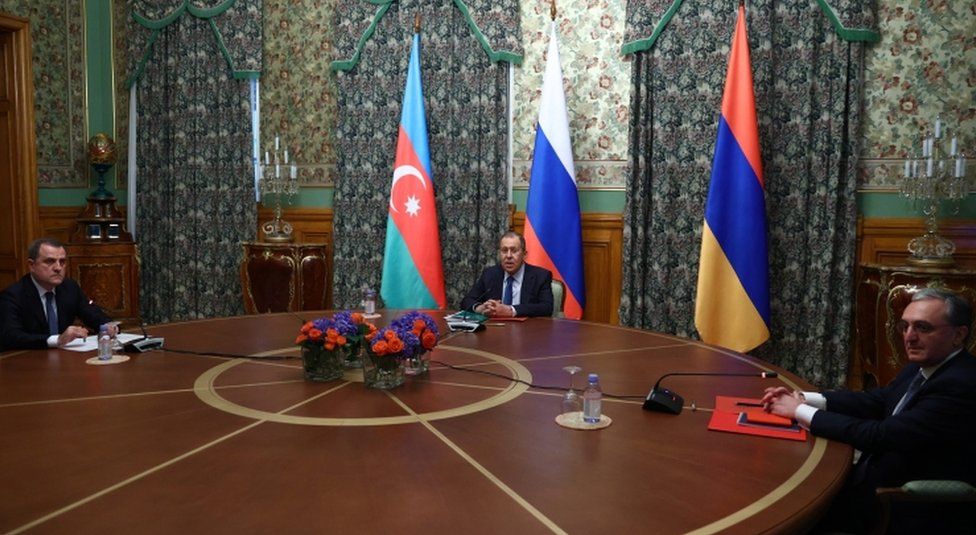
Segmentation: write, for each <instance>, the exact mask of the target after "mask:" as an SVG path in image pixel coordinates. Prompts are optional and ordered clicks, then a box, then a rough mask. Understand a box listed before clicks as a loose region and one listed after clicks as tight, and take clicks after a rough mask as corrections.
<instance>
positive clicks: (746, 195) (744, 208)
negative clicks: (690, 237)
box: [695, 4, 770, 351]
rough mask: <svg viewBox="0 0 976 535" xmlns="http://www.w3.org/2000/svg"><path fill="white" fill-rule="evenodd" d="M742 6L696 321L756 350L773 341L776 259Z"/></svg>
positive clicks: (734, 345) (708, 332) (721, 338)
mask: <svg viewBox="0 0 976 535" xmlns="http://www.w3.org/2000/svg"><path fill="white" fill-rule="evenodd" d="M745 15H746V11H745V7H744V6H743V5H741V4H740V5H739V13H738V18H737V20H736V24H735V34H734V35H733V37H732V51H731V53H730V55H729V68H728V73H727V75H726V80H725V93H724V95H723V96H722V116H721V117H720V118H719V124H718V137H717V140H716V141H715V158H714V160H713V161H712V178H711V184H710V185H709V189H708V201H707V202H706V204H705V224H704V227H703V229H702V246H701V265H700V266H699V269H698V296H697V299H696V301H695V326H696V327H697V328H698V334H699V335H701V339H702V341H704V342H706V343H709V344H715V345H719V346H723V347H727V348H729V349H733V350H736V351H749V350H750V349H753V348H755V347H756V346H758V345H759V344H761V343H763V342H765V341H766V340H768V339H769V318H770V314H769V257H768V255H767V252H766V203H765V190H764V184H763V173H762V161H761V159H760V156H759V128H758V123H757V121H756V98H755V95H754V94H753V89H752V67H751V66H750V64H749V40H748V38H747V37H746V23H745Z"/></svg>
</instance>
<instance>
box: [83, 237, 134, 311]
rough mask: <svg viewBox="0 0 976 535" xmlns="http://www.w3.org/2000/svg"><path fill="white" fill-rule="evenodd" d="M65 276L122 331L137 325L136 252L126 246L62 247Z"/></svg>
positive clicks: (86, 244) (89, 244) (99, 242)
mask: <svg viewBox="0 0 976 535" xmlns="http://www.w3.org/2000/svg"><path fill="white" fill-rule="evenodd" d="M65 250H66V251H67V253H68V276H70V277H71V278H73V279H75V280H76V281H78V284H80V285H81V288H82V289H83V290H84V291H85V295H87V296H88V298H89V299H91V300H92V301H94V302H95V303H96V304H97V305H98V306H100V307H102V310H104V311H105V313H106V314H108V316H109V317H110V318H112V319H113V320H117V321H121V322H122V325H123V327H132V326H136V325H139V252H138V249H137V248H136V244H135V243H132V242H131V241H129V242H115V243H107V242H102V241H93V242H90V243H69V244H65Z"/></svg>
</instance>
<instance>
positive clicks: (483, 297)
mask: <svg viewBox="0 0 976 535" xmlns="http://www.w3.org/2000/svg"><path fill="white" fill-rule="evenodd" d="M525 253H526V251H525V238H523V237H522V235H521V234H519V233H517V232H512V231H509V232H506V233H505V234H504V235H502V239H501V240H500V241H499V243H498V265H495V266H492V267H490V268H488V269H486V270H484V271H483V272H482V273H481V276H480V277H478V281H477V282H475V283H474V287H472V288H471V291H469V292H468V295H466V296H465V297H464V299H463V300H462V301H461V310H473V311H475V312H477V313H479V314H484V315H486V316H491V317H515V316H551V315H552V273H550V272H549V270H548V269H544V268H541V267H538V266H533V265H531V264H526V263H525Z"/></svg>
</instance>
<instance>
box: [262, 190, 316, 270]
mask: <svg viewBox="0 0 976 535" xmlns="http://www.w3.org/2000/svg"><path fill="white" fill-rule="evenodd" d="M273 218H274V208H272V207H268V206H264V205H259V206H258V228H257V233H256V234H255V236H256V238H255V241H261V239H262V237H263V234H262V233H261V224H262V223H265V222H267V221H270V220H271V219H273ZM281 218H282V219H284V220H285V221H287V222H289V223H291V226H292V228H293V229H294V234H295V243H324V244H326V245H328V246H329V250H330V251H331V250H332V209H331V208H285V209H283V210H282V214H281ZM331 264H332V259H331V258H330V259H329V265H330V266H331ZM330 272H331V269H330Z"/></svg>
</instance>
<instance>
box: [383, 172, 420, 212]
mask: <svg viewBox="0 0 976 535" xmlns="http://www.w3.org/2000/svg"><path fill="white" fill-rule="evenodd" d="M405 176H414V177H417V180H419V181H420V185H421V186H423V188H424V189H425V190H426V189H427V181H426V180H424V175H422V174H421V173H420V170H418V169H417V168H416V167H414V166H412V165H401V166H399V167H397V168H396V169H395V170H394V171H393V185H392V186H390V210H393V212H394V213H400V211H399V210H397V207H396V205H395V204H393V197H394V192H395V191H396V185H397V182H399V181H400V179H401V178H403V177H405ZM405 207H406V210H407V213H408V214H410V215H411V216H416V215H417V212H419V211H420V200H419V199H417V198H416V197H414V196H413V195H411V196H410V197H409V198H408V199H407V202H406V203H405Z"/></svg>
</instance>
